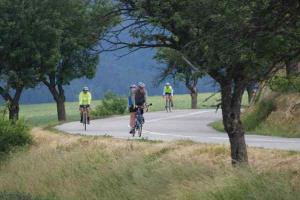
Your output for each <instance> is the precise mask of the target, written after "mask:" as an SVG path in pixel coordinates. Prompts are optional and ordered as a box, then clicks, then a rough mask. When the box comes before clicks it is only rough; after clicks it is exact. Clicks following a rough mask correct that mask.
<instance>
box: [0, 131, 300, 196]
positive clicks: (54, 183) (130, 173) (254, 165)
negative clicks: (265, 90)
mask: <svg viewBox="0 0 300 200" xmlns="http://www.w3.org/2000/svg"><path fill="white" fill-rule="evenodd" d="M34 138H35V145H34V146H33V147H32V148H31V149H30V150H28V151H27V152H19V153H17V154H14V156H13V157H12V158H11V159H10V160H9V161H7V162H6V163H5V164H4V165H2V166H1V167H0V191H3V192H13V193H20V194H29V195H31V196H32V197H42V198H47V199H62V200H68V199H70V200H71V199H72V200H76V199H91V200H92V199H103V200H106V199H109V200H115V199H116V200H117V199H132V200H135V199H137V200H140V199H145V200H148V199H149V200H152V199H162V200H164V199H166V200H168V199H204V200H205V199H222V200H227V199H228V200H231V199H297V198H298V197H299V195H300V188H299V187H298V185H299V180H300V179H299V174H300V173H299V172H300V170H299V167H298V166H299V164H300V155H299V154H290V153H288V152H275V151H270V150H253V149H251V150H250V152H249V155H250V161H251V163H250V165H251V167H250V168H249V169H238V168H237V169H233V168H232V167H231V164H230V161H229V160H228V157H229V150H228V147H226V146H220V145H204V144H196V143H192V142H189V141H181V142H174V143H150V142H149V143H148V142H136V141H124V140H116V139H112V138H104V137H103V138H96V137H81V136H66V135H58V134H52V133H49V132H45V131H42V130H40V129H34Z"/></svg>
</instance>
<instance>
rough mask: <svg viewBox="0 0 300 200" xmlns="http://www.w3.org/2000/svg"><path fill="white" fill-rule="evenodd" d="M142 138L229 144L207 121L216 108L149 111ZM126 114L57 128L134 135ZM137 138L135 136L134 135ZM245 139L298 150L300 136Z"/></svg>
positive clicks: (216, 116)
mask: <svg viewBox="0 0 300 200" xmlns="http://www.w3.org/2000/svg"><path fill="white" fill-rule="evenodd" d="M144 117H145V120H146V123H145V124H144V127H143V135H142V137H143V138H147V139H149V140H162V141H172V140H192V141H195V142H201V143H209V144H229V139H228V136H227V135H226V134H225V133H220V132H217V131H215V130H214V129H212V128H211V127H210V126H209V124H210V123H212V122H214V121H216V120H219V119H221V112H218V113H216V112H215V110H204V109H201V110H175V111H174V112H172V113H167V112H164V111H163V112H149V113H145V115H144ZM128 124H129V116H122V117H112V118H106V119H98V120H93V121H91V124H90V125H88V127H87V130H86V131H85V130H84V128H83V126H82V124H80V123H79V122H70V123H66V124H63V125H60V126H57V127H56V129H58V130H60V131H63V132H66V133H70V134H80V135H90V136H101V135H102V136H103V135H109V136H112V137H115V138H122V139H133V137H132V136H131V135H130V134H129V126H128ZM135 138H137V137H135ZM246 143H247V145H248V146H252V147H262V148H268V149H281V150H291V151H300V139H297V138H281V137H271V136H258V135H246Z"/></svg>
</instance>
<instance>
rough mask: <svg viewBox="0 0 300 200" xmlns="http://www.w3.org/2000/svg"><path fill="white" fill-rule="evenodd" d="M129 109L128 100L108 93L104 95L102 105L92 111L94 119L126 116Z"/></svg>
mask: <svg viewBox="0 0 300 200" xmlns="http://www.w3.org/2000/svg"><path fill="white" fill-rule="evenodd" d="M126 108H127V100H126V99H125V98H122V97H118V96H117V95H116V94H114V93H112V92H108V93H106V94H105V95H104V98H103V100H102V102H101V104H100V105H98V106H97V107H96V108H95V110H93V111H92V113H91V114H92V116H93V117H105V116H111V115H120V114H124V113H125V111H126Z"/></svg>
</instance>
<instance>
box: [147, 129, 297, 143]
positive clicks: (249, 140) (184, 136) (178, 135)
mask: <svg viewBox="0 0 300 200" xmlns="http://www.w3.org/2000/svg"><path fill="white" fill-rule="evenodd" d="M143 132H144V133H146V134H151V135H159V136H171V137H179V138H190V139H196V138H198V139H200V138H201V135H199V136H191V135H180V134H171V133H160V132H152V131H147V130H144V131H143ZM203 137H205V138H207V139H214V140H228V137H222V136H220V137H211V136H208V137H207V136H203ZM246 141H247V142H252V141H257V142H271V143H299V144H300V141H278V140H271V139H269V140H267V139H260V138H257V139H256V138H247V139H246Z"/></svg>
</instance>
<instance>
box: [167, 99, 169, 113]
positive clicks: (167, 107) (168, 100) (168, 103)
mask: <svg viewBox="0 0 300 200" xmlns="http://www.w3.org/2000/svg"><path fill="white" fill-rule="evenodd" d="M166 111H167V112H169V99H168V96H166Z"/></svg>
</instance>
